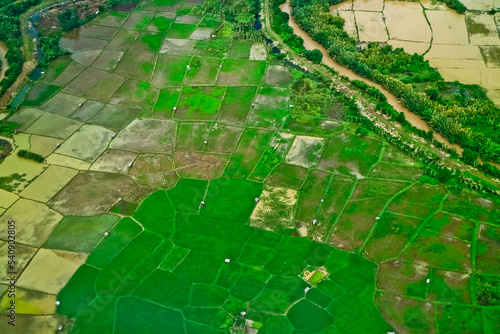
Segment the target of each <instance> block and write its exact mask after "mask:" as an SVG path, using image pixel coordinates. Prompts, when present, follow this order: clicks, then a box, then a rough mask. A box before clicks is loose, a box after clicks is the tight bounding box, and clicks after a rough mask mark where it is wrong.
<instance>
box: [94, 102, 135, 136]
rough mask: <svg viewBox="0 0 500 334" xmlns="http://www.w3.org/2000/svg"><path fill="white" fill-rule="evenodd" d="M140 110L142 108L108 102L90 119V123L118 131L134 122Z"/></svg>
mask: <svg viewBox="0 0 500 334" xmlns="http://www.w3.org/2000/svg"><path fill="white" fill-rule="evenodd" d="M140 112H141V110H140V109H137V108H128V107H127V106H117V105H112V104H107V105H105V106H104V107H103V108H102V109H101V110H100V111H99V112H98V113H97V114H96V115H95V116H94V117H92V118H91V119H90V120H89V123H92V124H96V125H100V126H102V127H105V128H108V129H110V130H112V131H114V132H118V131H120V130H122V129H123V128H124V127H125V126H126V125H128V124H129V123H130V122H132V121H133V120H134V119H135V118H136V117H137V116H138V115H139V113H140Z"/></svg>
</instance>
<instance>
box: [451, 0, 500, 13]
mask: <svg viewBox="0 0 500 334" xmlns="http://www.w3.org/2000/svg"><path fill="white" fill-rule="evenodd" d="M460 2H461V3H463V4H464V5H465V6H466V7H467V9H469V10H471V9H472V10H481V11H488V10H491V9H494V8H495V6H496V7H497V8H498V5H499V3H498V0H460Z"/></svg>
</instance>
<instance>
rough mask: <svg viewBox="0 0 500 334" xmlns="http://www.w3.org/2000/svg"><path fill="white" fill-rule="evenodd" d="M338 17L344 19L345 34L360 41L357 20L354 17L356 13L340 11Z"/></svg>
mask: <svg viewBox="0 0 500 334" xmlns="http://www.w3.org/2000/svg"><path fill="white" fill-rule="evenodd" d="M338 15H339V16H340V17H341V18H343V19H344V30H345V32H346V33H347V34H348V35H349V36H351V37H353V38H355V39H358V28H357V27H356V18H355V17H354V12H353V11H352V10H339V11H338Z"/></svg>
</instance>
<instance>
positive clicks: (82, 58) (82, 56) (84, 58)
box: [71, 50, 102, 66]
mask: <svg viewBox="0 0 500 334" xmlns="http://www.w3.org/2000/svg"><path fill="white" fill-rule="evenodd" d="M101 51H102V50H86V51H78V52H75V53H72V54H71V59H73V60H74V61H75V62H77V63H78V64H80V65H83V66H90V65H91V64H92V63H93V62H94V61H95V60H96V58H97V57H98V56H99V54H100V53H101Z"/></svg>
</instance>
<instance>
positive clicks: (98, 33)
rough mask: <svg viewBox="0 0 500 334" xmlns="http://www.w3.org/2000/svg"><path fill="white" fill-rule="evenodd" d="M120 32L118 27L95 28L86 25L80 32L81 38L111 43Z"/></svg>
mask: <svg viewBox="0 0 500 334" xmlns="http://www.w3.org/2000/svg"><path fill="white" fill-rule="evenodd" d="M117 31H118V28H116V27H106V26H104V27H103V26H95V25H91V24H86V25H84V26H82V27H81V28H80V29H79V30H78V35H79V37H87V38H96V39H104V40H106V41H109V40H110V39H111V38H113V36H114V35H115V34H116V32H117Z"/></svg>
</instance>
